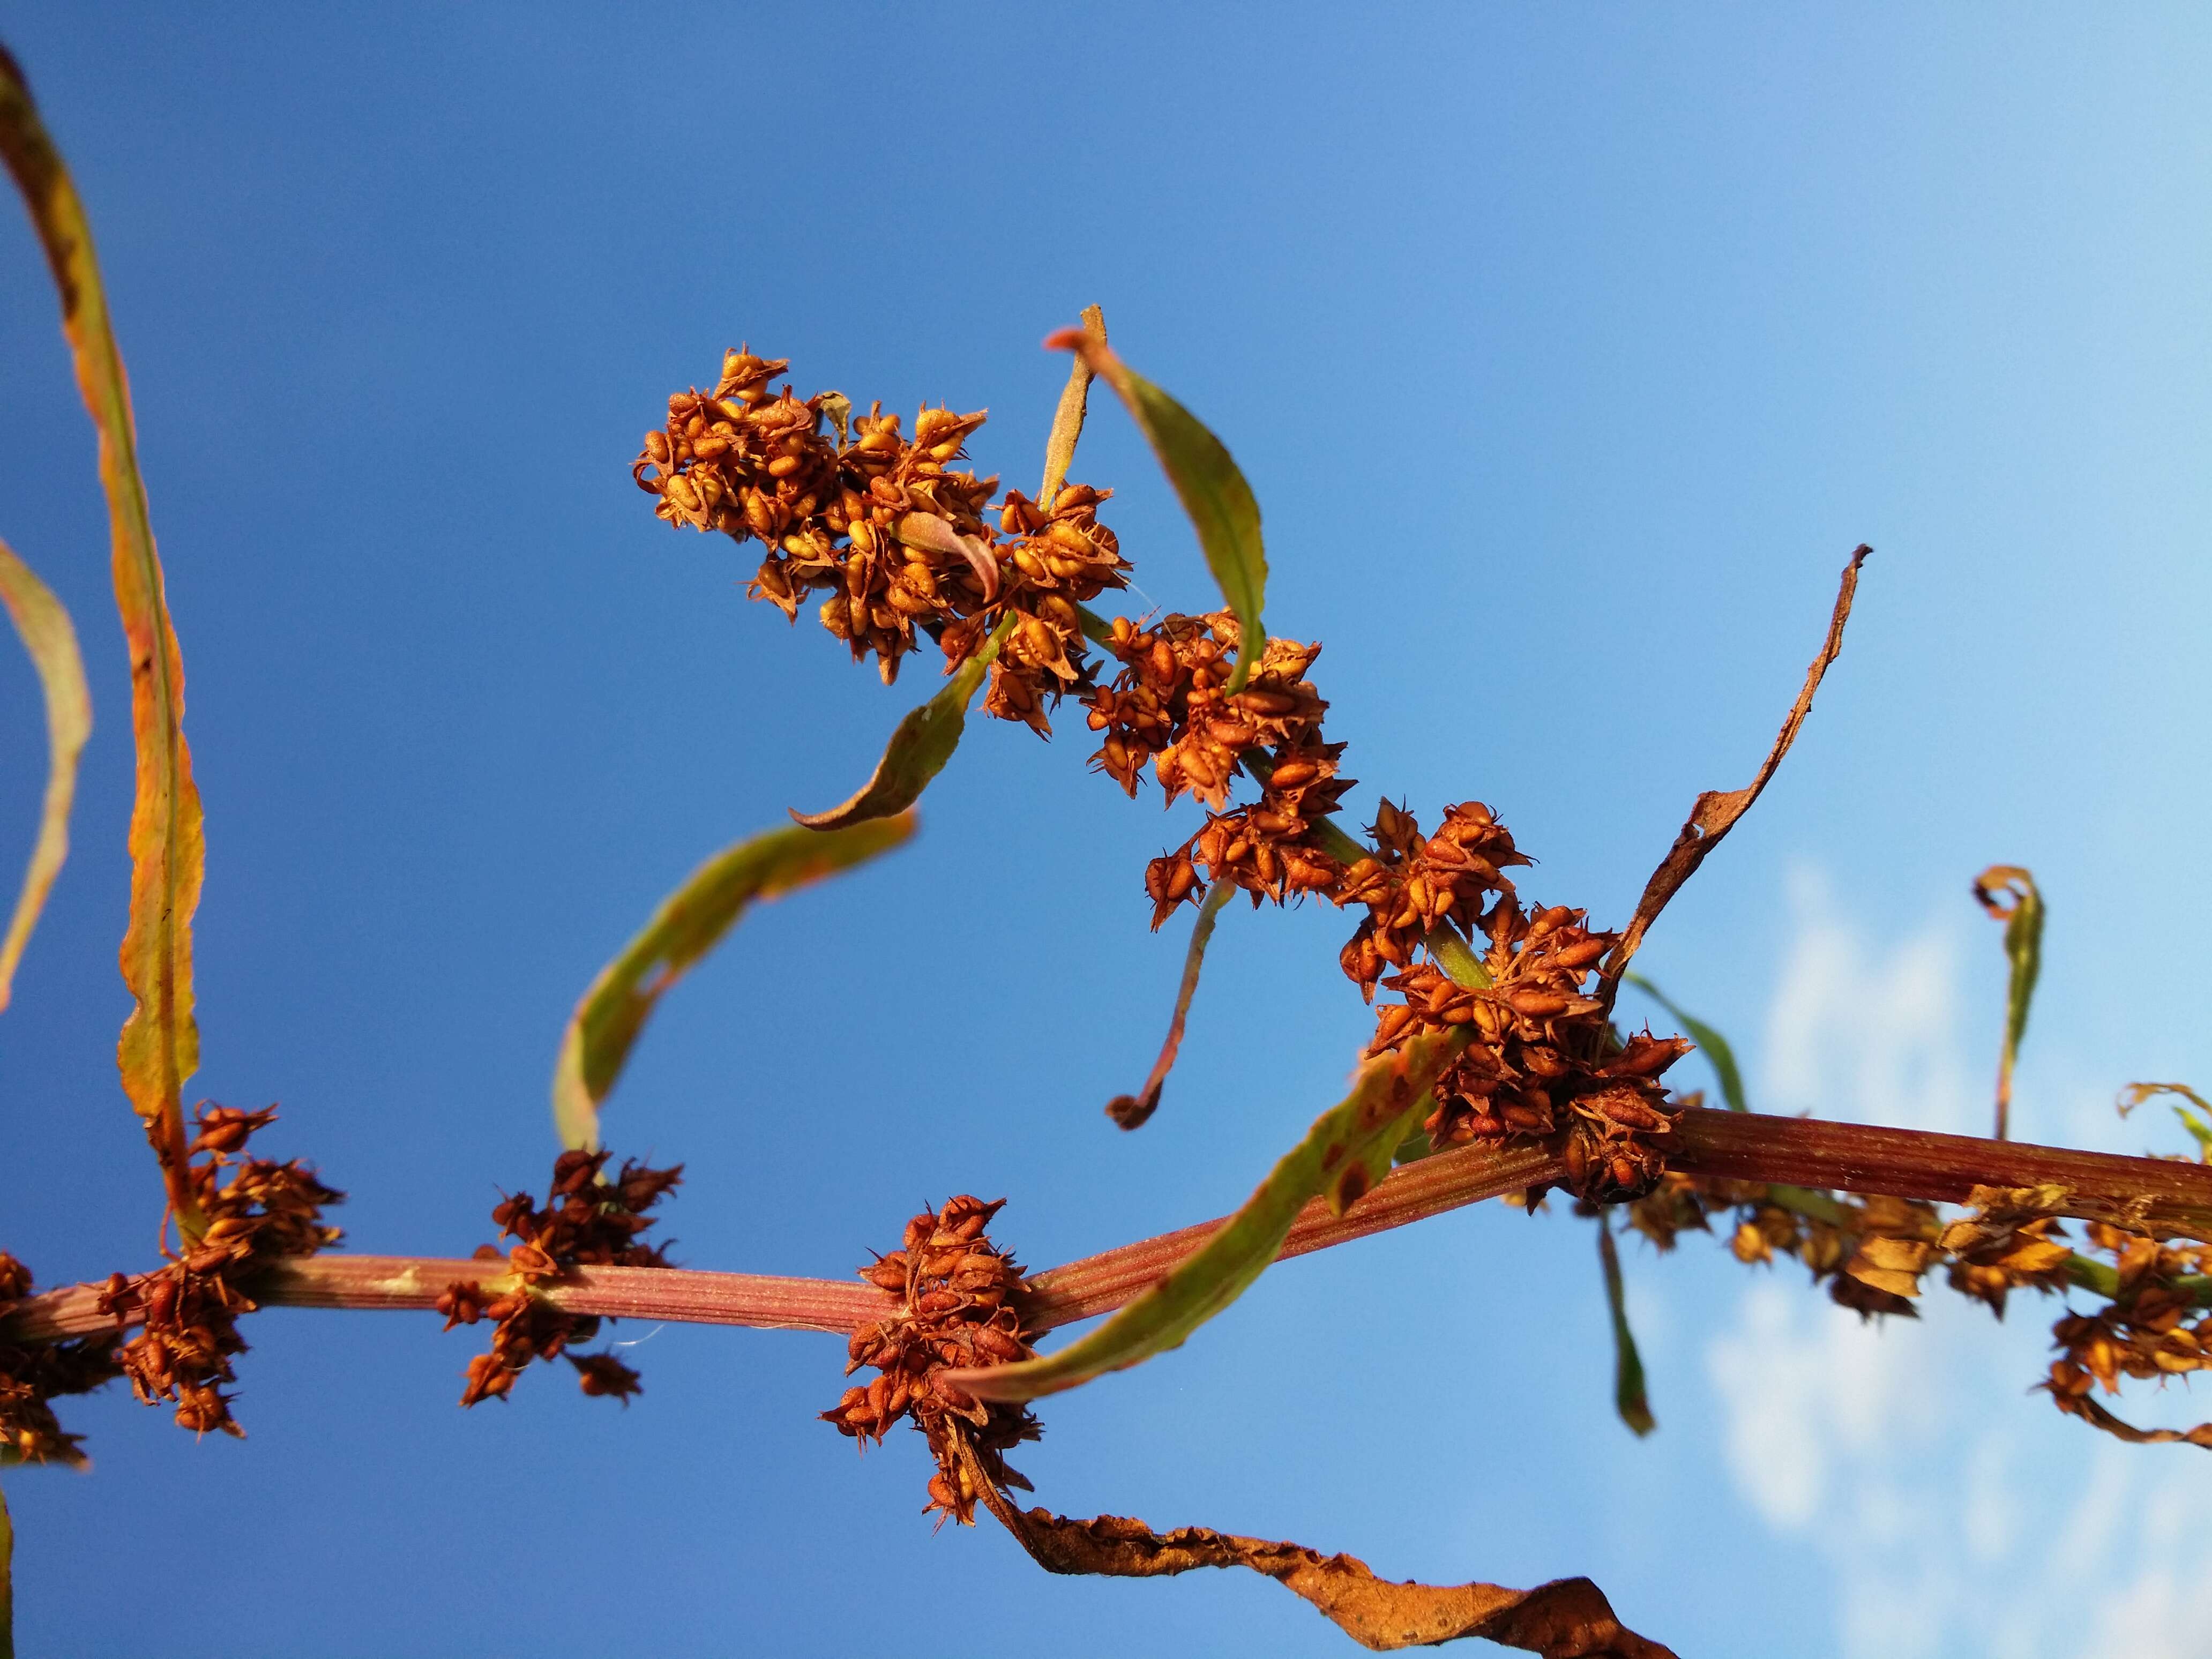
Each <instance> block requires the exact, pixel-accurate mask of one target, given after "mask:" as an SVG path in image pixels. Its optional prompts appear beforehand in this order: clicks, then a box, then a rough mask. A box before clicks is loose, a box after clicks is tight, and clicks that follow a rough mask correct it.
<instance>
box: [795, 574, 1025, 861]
mask: <svg viewBox="0 0 2212 1659" xmlns="http://www.w3.org/2000/svg"><path fill="white" fill-rule="evenodd" d="M1018 620H1019V618H1018V617H1016V616H1014V615H1012V613H1009V614H1008V615H1006V617H1002V618H1001V619H1000V623H999V625H998V626H997V627H996V628H994V629H992V630H991V636H990V638H988V639H987V640H986V641H983V643H982V645H981V646H980V647H978V648H977V649H976V652H975V655H974V656H972V657H970V658H969V659H968V660H967V661H966V662H963V663H962V664H961V665H960V666H959V668H958V669H957V670H956V671H954V673H953V676H952V678H951V681H950V682H949V683H947V684H946V685H945V689H944V690H941V691H939V693H938V694H937V695H936V696H933V697H932V698H931V699H930V700H929V701H928V702H926V703H923V704H922V705H921V708H914V709H909V710H908V712H907V716H906V718H905V719H904V720H901V721H900V722H899V723H898V726H897V728H896V730H895V731H893V732H892V733H891V740H890V743H889V744H885V745H884V757H883V758H882V759H881V760H879V761H878V762H877V763H876V769H875V772H874V774H873V775H872V776H870V778H869V779H868V781H867V783H866V785H865V786H863V787H862V788H861V790H860V793H858V794H857V795H854V797H853V798H852V799H850V800H848V801H847V802H846V803H845V804H844V805H842V806H833V807H831V808H829V811H826V812H801V811H797V810H796V809H793V811H792V814H791V816H792V817H793V818H795V819H796V820H797V821H798V822H799V823H803V824H805V826H806V827H807V828H808V829H847V828H848V827H850V826H851V825H853V824H855V823H866V822H867V821H868V820H869V819H871V818H887V817H890V816H891V815H892V814H893V813H895V812H903V811H906V809H907V808H908V807H909V806H911V805H914V804H915V802H916V801H917V800H919V799H921V792H922V791H923V790H925V789H927V788H928V787H929V783H930V780H931V779H933V778H934V777H935V776H936V775H938V774H939V772H942V771H943V770H944V769H945V762H947V761H949V760H951V758H952V751H953V750H955V749H957V748H958V747H959V746H960V737H961V733H962V732H964V731H966V730H967V726H968V705H969V703H970V702H973V701H974V700H975V688H976V687H977V686H979V685H981V684H982V683H983V676H984V675H985V674H987V673H988V672H989V671H990V668H991V664H992V661H993V659H995V658H996V657H997V656H998V654H999V647H1000V646H1001V645H1003V644H1005V643H1006V635H1009V634H1011V633H1012V632H1013V631H1014V623H1016V622H1017V621H1018Z"/></svg>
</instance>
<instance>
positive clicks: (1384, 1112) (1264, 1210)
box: [940, 1026, 1473, 1401]
mask: <svg viewBox="0 0 2212 1659" xmlns="http://www.w3.org/2000/svg"><path fill="white" fill-rule="evenodd" d="M1472 1034H1473V1028H1472V1027H1468V1026H1459V1027H1455V1028H1454V1029H1453V1030H1451V1031H1449V1032H1448V1033H1446V1032H1429V1033H1425V1034H1424V1035H1423V1036H1418V1037H1415V1038H1414V1039H1413V1040H1412V1041H1411V1042H1407V1044H1406V1045H1405V1046H1404V1047H1403V1048H1401V1049H1398V1050H1396V1051H1395V1052H1393V1053H1390V1054H1378V1055H1377V1056H1376V1058H1374V1059H1373V1060H1369V1061H1368V1062H1367V1063H1366V1064H1365V1065H1364V1066H1362V1067H1360V1069H1359V1073H1358V1077H1357V1078H1356V1079H1354V1080H1353V1082H1352V1092H1351V1093H1349V1094H1348V1095H1346V1097H1344V1098H1343V1099H1342V1100H1341V1101H1340V1102H1338V1103H1337V1104H1336V1105H1334V1106H1333V1107H1331V1108H1330V1109H1328V1111H1326V1112H1323V1113H1322V1115H1320V1116H1319V1117H1318V1118H1316V1119H1315V1120H1314V1124H1313V1127H1312V1128H1310V1129H1309V1130H1308V1131H1307V1132H1306V1136H1305V1139H1304V1140H1301V1141H1300V1142H1299V1143H1298V1144H1297V1146H1294V1147H1292V1148H1291V1151H1290V1152H1288V1153H1287V1154H1286V1155H1285V1157H1284V1158H1283V1159H1282V1161H1281V1162H1280V1163H1279V1164H1276V1165H1275V1167H1274V1169H1273V1170H1271V1171H1269V1172H1268V1176H1267V1179H1266V1180H1265V1181H1263V1182H1261V1183H1260V1186H1259V1188H1258V1190H1257V1191H1255V1193H1254V1194H1252V1196H1251V1197H1250V1198H1249V1199H1247V1200H1245V1201H1244V1205H1243V1208H1242V1209H1240V1210H1238V1211H1237V1213H1236V1214H1234V1215H1232V1216H1231V1217H1230V1218H1229V1219H1228V1220H1226V1221H1225V1222H1224V1223H1222V1225H1221V1226H1220V1227H1219V1228H1218V1230H1217V1231H1215V1232H1214V1233H1213V1234H1212V1237H1209V1238H1207V1239H1206V1242H1205V1243H1203V1244H1200V1246H1199V1247H1198V1248H1197V1249H1194V1250H1193V1251H1192V1252H1191V1253H1190V1254H1189V1255H1187V1256H1185V1257H1184V1258H1183V1259H1182V1261H1179V1262H1177V1263H1176V1265H1175V1266H1174V1267H1170V1268H1169V1269H1168V1271H1167V1272H1166V1273H1164V1274H1162V1275H1161V1277H1160V1279H1159V1281H1158V1283H1157V1284H1155V1285H1153V1286H1152V1288H1151V1289H1150V1290H1148V1291H1146V1292H1145V1293H1144V1294H1143V1295H1141V1296H1139V1297H1137V1298H1136V1299H1135V1300H1133V1301H1132V1302H1130V1303H1129V1304H1127V1305H1126V1306H1125V1307H1123V1308H1122V1309H1121V1311H1120V1312H1119V1313H1116V1314H1115V1316H1113V1317H1112V1318H1111V1319H1109V1320H1108V1321H1107V1322H1105V1323H1104V1324H1103V1325H1102V1326H1100V1327H1099V1328H1097V1330H1095V1331H1093V1332H1092V1333H1091V1334H1090V1335H1088V1336H1086V1337H1084V1338H1082V1339H1081V1340H1079V1341H1075V1342H1072V1343H1070V1344H1068V1346H1066V1347H1064V1348H1061V1349H1060V1350H1058V1351H1057V1352H1053V1353H1048V1354H1046V1355H1044V1356H1042V1358H1036V1359H1028V1360H1024V1361H1021V1362H1020V1363H1018V1364H1011V1365H996V1366H993V1367H991V1368H989V1369H987V1370H947V1371H945V1372H943V1373H941V1374H940V1376H941V1380H942V1381H944V1382H945V1383H950V1384H951V1386H953V1387H954V1388H957V1389H964V1390H965V1391H967V1392H968V1393H969V1394H972V1395H976V1396H978V1397H979V1398H981V1399H984V1400H1005V1401H1018V1400H1035V1399H1037V1398H1038V1397H1040V1396H1041V1395H1048V1394H1058V1393H1060V1391H1061V1390H1062V1389H1073V1388H1076V1387H1079V1386H1080V1385H1081V1384H1083V1383H1088V1382H1090V1381H1091V1379H1092V1378H1093V1377H1096V1376H1103V1374H1104V1373H1106V1372H1108V1371H1114V1370H1122V1369H1124V1368H1125V1367H1127V1366H1130V1365H1134V1364H1139V1363H1140V1362H1142V1361H1144V1360H1146V1359H1149V1358H1152V1356H1153V1355H1154V1354H1156V1353H1161V1352H1165V1351H1166V1350H1167V1349H1170V1348H1172V1347H1176V1346H1179V1345H1180V1344H1181V1343H1182V1341H1183V1340H1184V1339H1185V1338H1187V1337H1188V1336H1189V1334H1191V1333H1192V1332H1193V1331H1194V1330H1196V1329H1197V1328H1199V1327H1200V1325H1203V1324H1204V1323H1205V1322H1206V1321H1207V1320H1209V1319H1211V1318H1212V1317H1213V1316H1214V1315H1216V1314H1218V1313H1219V1312H1220V1311H1221V1310H1223V1309H1224V1308H1225V1307H1227V1306H1228V1305H1229V1304H1231V1303H1232V1302H1234V1301H1235V1300H1236V1299H1237V1297H1240V1296H1242V1295H1243V1293H1244V1291H1245V1290H1246V1288H1247V1287H1248V1286H1249V1285H1251V1283H1252V1281H1253V1280H1254V1279H1257V1278H1259V1276H1260V1275H1261V1273H1265V1272H1266V1271H1267V1265H1268V1263H1270V1262H1272V1261H1273V1260H1274V1259H1275V1253H1276V1252H1277V1251H1278V1250H1279V1249H1282V1247H1283V1240H1284V1238H1285V1237H1287V1236H1288V1234H1289V1232H1290V1231H1291V1223H1292V1222H1294V1221H1296V1220H1297V1217H1298V1212H1299V1211H1300V1210H1302V1209H1304V1207H1305V1206H1306V1202H1307V1200H1310V1199H1312V1198H1314V1197H1315V1196H1316V1195H1319V1196H1321V1197H1322V1198H1325V1199H1326V1200H1328V1204H1329V1206H1330V1208H1332V1209H1333V1210H1334V1211H1335V1212H1337V1213H1338V1214H1339V1215H1341V1214H1342V1213H1343V1212H1345V1211H1346V1209H1348V1208H1350V1207H1351V1206H1352V1205H1353V1204H1355V1203H1357V1202H1358V1200H1359V1199H1360V1197H1361V1196H1362V1195H1364V1194H1365V1192H1366V1191H1367V1189H1368V1188H1370V1187H1371V1186H1373V1185H1374V1184H1375V1182H1377V1181H1380V1180H1381V1179H1382V1178H1383V1176H1385V1175H1387V1174H1389V1170H1390V1154H1391V1153H1392V1152H1395V1151H1396V1150H1397V1147H1398V1146H1399V1144H1400V1143H1401V1141H1403V1140H1404V1139H1405V1138H1406V1134H1407V1131H1408V1130H1409V1129H1410V1128H1411V1127H1412V1126H1413V1124H1414V1123H1416V1122H1418V1121H1419V1120H1420V1119H1421V1118H1422V1117H1425V1116H1426V1115H1428V1110H1429V1101H1428V1090H1429V1085H1430V1084H1431V1083H1433V1082H1434V1081H1435V1080H1436V1077H1437V1073H1439V1072H1441V1071H1442V1070H1443V1068H1444V1066H1446V1065H1447V1064H1448V1063H1449V1061H1450V1060H1451V1058H1452V1056H1453V1055H1455V1054H1458V1053H1459V1052H1460V1050H1461V1049H1462V1048H1465V1047H1466V1046H1467V1044H1468V1040H1469V1038H1470V1036H1472Z"/></svg>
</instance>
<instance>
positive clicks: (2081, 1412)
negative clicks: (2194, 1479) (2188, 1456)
mask: <svg viewBox="0 0 2212 1659" xmlns="http://www.w3.org/2000/svg"><path fill="white" fill-rule="evenodd" d="M2052 1397H2053V1399H2055V1400H2056V1401H2057V1404H2058V1409H2059V1410H2060V1411H2062V1412H2064V1413H2068V1414H2069V1416H2073V1417H2078V1418H2080V1419H2081V1420H2082V1421H2083V1422H2085V1423H2088V1424H2092V1425H2094V1426H2096V1427H2098V1428H2100V1429H2102V1430H2103V1431H2105V1432H2106V1434H2109V1435H2111V1436H2112V1437H2113V1438H2114V1439H2115V1440H2124V1441H2126V1442H2127V1443H2128V1444H2130V1446H2202V1447H2203V1448H2204V1449H2206V1450H2207V1451H2212V1423H2199V1424H2198V1425H2197V1426H2196V1427H2195V1428H2193V1429H2139V1428H2137V1427H2136V1425H2134V1424H2132V1423H2130V1422H2128V1421H2126V1420H2125V1419H2123V1418H2119V1417H2115V1416H2114V1415H2113V1414H2112V1413H2111V1412H2109V1411H2107V1410H2106V1409H2105V1407H2102V1406H2100V1405H2099V1404H2098V1403H2097V1401H2095V1400H2094V1399H2093V1398H2092V1397H2091V1396H2090V1395H2086V1394H2085V1395H2076V1396H2074V1397H2070V1398H2069V1396H2067V1395H2053V1396H2052Z"/></svg>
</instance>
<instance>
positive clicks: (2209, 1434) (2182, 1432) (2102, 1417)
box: [1030, 1394, 2212, 1554]
mask: <svg viewBox="0 0 2212 1659" xmlns="http://www.w3.org/2000/svg"><path fill="white" fill-rule="evenodd" d="M2058 1409H2059V1410H2060V1411H2063V1412H2066V1413H2069V1414H2070V1415H2072V1416H2075V1417H2078V1418H2081V1419H2082V1420H2083V1421H2084V1422H2087V1423H2093V1424H2094V1425H2096V1426H2097V1427H2099V1428H2100V1429H2102V1430H2103V1431H2105V1432H2106V1434H2109V1435H2111V1436H2112V1437H2113V1438H2114V1439H2116V1440H2124V1441H2126V1442H2127V1443H2129V1444H2130V1446H2177V1445H2188V1446H2202V1447H2203V1448H2204V1449H2206V1450H2207V1451H2212V1423H2199V1424H2198V1425H2197V1426H2196V1427H2195V1428H2193V1429H2139V1428H2137V1427H2136V1425H2134V1424H2132V1423H2130V1422H2127V1421H2125V1420H2124V1419H2121V1418H2118V1417H2115V1416H2113V1415H2112V1413H2110V1412H2108V1411H2106V1409H2105V1408H2104V1407H2102V1406H2100V1405H2099V1404H2098V1403H2097V1402H2096V1401H2094V1400H2093V1399H2091V1398H2090V1397H2089V1396H2088V1395H2086V1394H2085V1395H2081V1396H2080V1397H2079V1398H2078V1399H2072V1400H2069V1399H2064V1398H2061V1399H2059V1401H2058ZM1030 1553H1032V1554H1034V1553H1036V1552H1035V1551H1031V1552H1030Z"/></svg>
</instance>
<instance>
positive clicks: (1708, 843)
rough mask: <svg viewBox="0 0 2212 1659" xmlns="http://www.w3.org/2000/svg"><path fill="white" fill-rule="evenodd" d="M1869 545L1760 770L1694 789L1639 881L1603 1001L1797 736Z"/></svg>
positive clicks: (1831, 656)
mask: <svg viewBox="0 0 2212 1659" xmlns="http://www.w3.org/2000/svg"><path fill="white" fill-rule="evenodd" d="M1873 551H1874V549H1872V548H1871V547H1869V546H1867V545H1866V544H1864V543H1861V544H1859V545H1858V546H1857V548H1855V549H1854V550H1852V552H1851V559H1850V563H1849V564H1847V565H1845V566H1844V576H1843V582H1842V584H1841V586H1839V587H1838V590H1837V592H1836V608H1835V610H1834V611H1833V612H1832V614H1831V615H1830V617H1829V618H1828V636H1827V638H1826V640H1824V641H1821V645H1820V653H1819V654H1818V655H1817V656H1815V657H1814V659H1813V665H1812V666H1811V667H1810V668H1808V669H1807V670H1806V671H1805V688H1804V690H1802V691H1800V692H1799V693H1798V694H1797V701H1796V702H1794V703H1792V704H1791V705H1790V714H1789V716H1788V718H1786V719H1785V720H1784V721H1783V722H1782V730H1781V732H1779V733H1778V734H1777V736H1776V737H1775V739H1774V746H1773V747H1772V748H1771V749H1770V750H1767V751H1766V759H1765V763H1763V764H1762V765H1761V766H1760V767H1759V775H1758V776H1756V777H1754V778H1753V779H1752V781H1750V782H1749V783H1747V784H1746V785H1745V786H1744V787H1742V788H1741V789H1708V790H1706V791H1705V793H1703V794H1701V795H1699V797H1698V799H1697V800H1696V802H1695V803H1694V804H1693V805H1692V806H1691V808H1690V817H1689V820H1688V822H1686V823H1684V824H1683V825H1682V827H1681V829H1680V831H1679V832H1677V834H1676V835H1675V836H1674V845H1673V846H1672V847H1670V848H1668V849H1667V856H1666V857H1665V858H1663V859H1662V860H1660V862H1659V867H1658V868H1657V869H1656V870H1655V871H1653V872H1651V879H1650V881H1649V882H1647V883H1646V884H1644V896H1643V897H1642V898H1640V899H1638V900H1637V902H1636V914H1635V915H1634V916H1632V918H1630V920H1629V923H1628V927H1627V930H1626V932H1625V933H1622V934H1621V936H1620V944H1618V945H1615V946H1613V953H1612V954H1611V955H1610V956H1609V957H1607V958H1606V963H1605V967H1604V969H1603V970H1602V982H1603V985H1604V988H1605V998H1606V1002H1607V1006H1608V1007H1610V1006H1612V1000H1613V994H1614V992H1615V991H1616V990H1617V989H1618V988H1619V986H1620V976H1621V975H1622V974H1623V973H1625V972H1626V970H1627V968H1628V963H1629V959H1630V958H1631V957H1633V956H1634V955H1635V954H1636V951H1637V948H1638V946H1639V945H1642V944H1643V943H1644V934H1645V933H1647V932H1649V931H1650V927H1651V924H1652V923H1653V922H1654V921H1657V920H1658V919H1659V913H1660V912H1661V911H1662V910H1663V909H1665V908H1667V902H1668V900H1669V899H1671V898H1673V897H1674V895H1675V894H1676V893H1678V892H1680V890H1682V884H1684V883H1685V882H1686V881H1688V880H1689V878H1691V877H1692V876H1693V875H1695V874H1697V872H1698V866H1699V865H1701V864H1703V863H1704V862H1705V856H1706V854H1709V853H1711V851H1712V850H1713V848H1716V847H1717V846H1719V845H1720V844H1721V837H1722V836H1725V835H1727V834H1728V832H1729V830H1731V829H1734V828H1735V825H1736V821H1737V820H1738V819H1739V818H1741V817H1743V815H1744V814H1745V813H1746V812H1748V811H1750V810H1751V804H1752V803H1753V801H1755V800H1757V799H1759V793H1760V792H1761V791H1762V790H1764V789H1765V787H1766V784H1767V780H1768V779H1770V778H1771V777H1772V776H1773V775H1774V769H1775V768H1777V767H1778V766H1780V765H1781V764H1782V757H1784V755H1786V754H1788V753H1789V752H1790V744H1793V743H1795V742H1796V740H1797V732H1798V728H1799V727H1801V726H1803V725H1804V724H1805V717H1806V716H1807V715H1808V714H1811V713H1812V712H1813V694H1814V692H1815V691H1818V690H1820V680H1821V678H1822V677H1823V676H1824V675H1826V673H1827V671H1828V665H1829V664H1830V663H1832V662H1833V661H1835V659H1837V658H1838V656H1840V655H1841V654H1842V653H1843V649H1844V623H1846V622H1848V621H1849V620H1850V614H1851V600H1852V599H1853V597H1854V596H1855V595H1856V594H1857V592H1858V589H1859V567H1860V566H1861V565H1863V564H1864V563H1865V562H1866V560H1867V556H1868V555H1869V554H1870V553H1872V552H1873Z"/></svg>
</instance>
